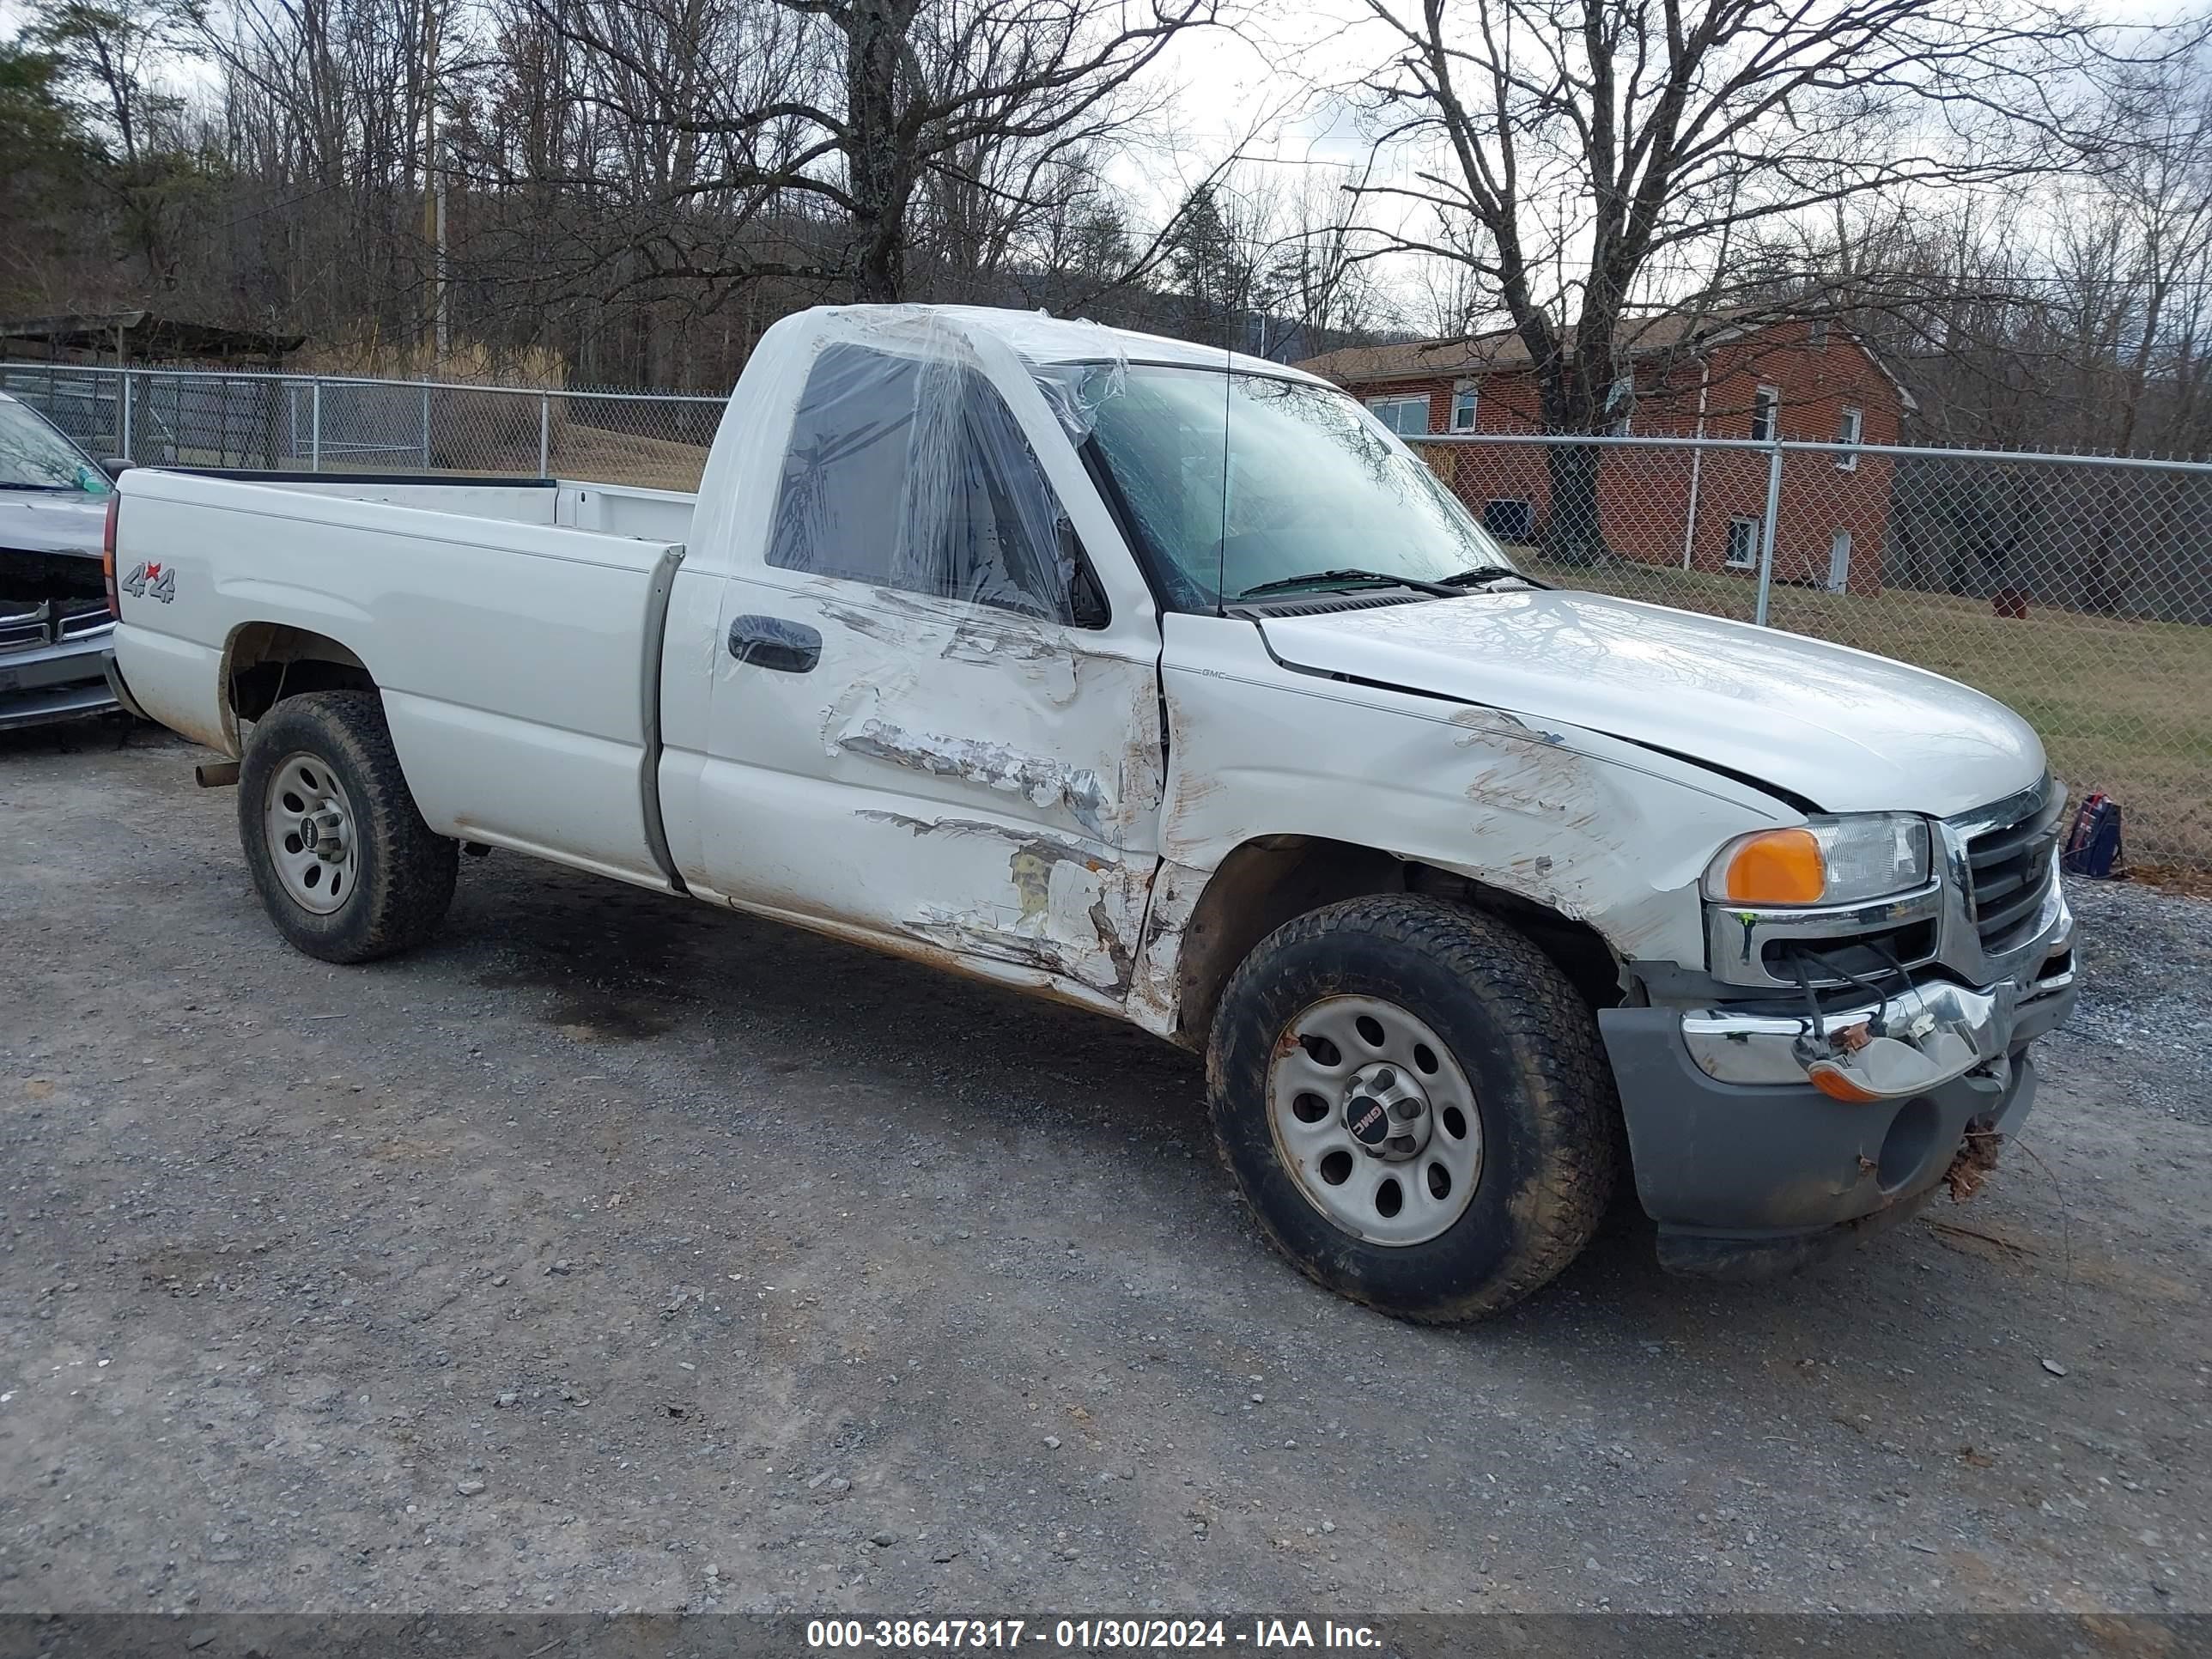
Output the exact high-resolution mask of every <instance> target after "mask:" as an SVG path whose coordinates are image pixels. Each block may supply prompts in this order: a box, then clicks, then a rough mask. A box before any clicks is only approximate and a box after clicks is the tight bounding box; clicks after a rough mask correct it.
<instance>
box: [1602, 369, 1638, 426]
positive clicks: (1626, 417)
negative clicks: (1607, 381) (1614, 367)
mask: <svg viewBox="0 0 2212 1659" xmlns="http://www.w3.org/2000/svg"><path fill="white" fill-rule="evenodd" d="M1605 412H1606V414H1607V416H1610V417H1611V422H1610V424H1609V425H1607V428H1606V430H1607V431H1608V432H1610V433H1611V434H1612V435H1613V436H1614V437H1616V438H1626V436H1628V428H1629V422H1630V421H1631V420H1632V419H1633V418H1634V416H1635V412H1636V376H1635V375H1633V374H1621V375H1617V376H1615V377H1614V379H1613V384H1612V385H1611V386H1608V387H1607V389H1606V394H1605Z"/></svg>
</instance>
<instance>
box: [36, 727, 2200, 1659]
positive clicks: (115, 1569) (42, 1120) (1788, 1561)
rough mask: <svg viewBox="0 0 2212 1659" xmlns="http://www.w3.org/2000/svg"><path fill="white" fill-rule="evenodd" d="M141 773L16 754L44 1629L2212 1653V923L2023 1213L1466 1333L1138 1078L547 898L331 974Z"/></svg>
mask: <svg viewBox="0 0 2212 1659" xmlns="http://www.w3.org/2000/svg"><path fill="white" fill-rule="evenodd" d="M116 737H117V734H116V733H115V732H114V731H113V730H112V729H100V730H97V731H95V732H91V733H86V732H80V733H78V734H76V736H74V737H72V738H56V737H53V736H51V735H36V734H33V735H31V736H26V737H21V738H0V820H4V823H5V825H6V835H5V837H4V842H0V919H4V922H5V927H6V934H5V937H6V940H7V945H8V955H7V969H6V981H5V986H6V988H5V990H4V992H0V1011H4V1012H0V1251H4V1254H0V1609H5V1610H16V1611H21V1610H27V1609H57V1608H58V1609H70V1610H80V1611H82V1610H94V1609H134V1610H155V1609H165V1608H193V1609H197V1610H209V1611H212V1610H216V1609H244V1608H253V1609H270V1610H307V1609H313V1610H326V1611H341V1610H353V1609H367V1608H372V1607H374V1608H384V1609H393V1608H399V1609H439V1610H462V1609H496V1608H514V1609H522V1608H529V1609H540V1608H559V1609H576V1610H585V1609H611V1608H617V1607H623V1608H655V1609H674V1608H679V1607H690V1608H693V1609H698V1608H703V1607H720V1608H724V1609H730V1610H754V1609H758V1610H768V1609H776V1610H790V1609H798V1610H803V1611H808V1612H813V1611H821V1610H834V1609H854V1610H861V1611H868V1612H878V1611H889V1612H904V1611H911V1610H913V1609H915V1608H917V1607H937V1608H939V1609H940V1610H948V1609H961V1608H964V1609H969V1610H975V1611H986V1610H989V1611H998V1612H1012V1611H1019V1610H1036V1611H1045V1610H1050V1611H1055V1612H1064V1613H1079V1612H1086V1611H1088V1612H1096V1613H1126V1612H1130V1611H1143V1610H1146V1609H1154V1610H1159V1611H1163V1612H1167V1613H1188V1612H1196V1611H1207V1612H1209V1613H1233V1612H1249V1611H1254V1610H1284V1611H1296V1612H1304V1613H1308V1614H1309V1615H1315V1614H1319V1613H1335V1614H1337V1615H1339V1616H1344V1615H1348V1614H1356V1613H1375V1612H1385V1611H1388V1612H1410V1611H1415V1610H1428V1611H1440V1612H1449V1611H1453V1610H1457V1609H1462V1608H1465V1609H1516V1610H1539V1609H1545V1610H1548V1609H1568V1608H1583V1609H1588V1608H1596V1607H1611V1608H1613V1609H1617V1610H1625V1609H1680V1608H1705V1609H1714V1610H1722V1609H1729V1610H1749V1609H1777V1610H1783V1609H1805V1608H1826V1607H1839V1608H1844V1609H1875V1608H1881V1609H1892V1608H1912V1609H1946V1610H1992V1609H2028V1608H2057V1609H2067V1610H2071V1611H2075V1612H2089V1611H2098V1610H2106V1609H2117V1610H2130V1611H2138V1612H2156V1613H2179V1612H2183V1611H2203V1610H2207V1609H2208V1608H2212V1569H2208V1562H2212V1547H2208V1540H2207V1537H2206V1528H2207V1525H2208V1522H2207V1516H2212V1480H2208V1469H2212V1445H2208V1441H2207V1424H2206V1419H2207V1407H2208V1404H2212V1370H2208V1363H2212V1311H2208V1310H2212V1203H2208V1197H2212V1160H2208V1158H2207V1152H2208V1151H2209V1150H2212V1146H2208V1142H2212V1087H2208V1085H2212V1061H2208V1058H2207V1054H2208V1043H2207V1038H2206V1029H2207V1019H2208V1016H2212V993H2208V989H2207V986H2208V969H2212V926H2208V922H2212V907H2208V906H2207V905H2205V904H2204V903H2203V902H2198V901H2192V900H2186V899H2177V898H2167V897H2163V896H2160V895H2157V894H2155V893H2151V892H2148V891H2142V890H2127V889H2118V888H2111V889H2108V888H2098V889H2095V890H2083V891H2081V893H2080V894H2079V895H2078V903H2079V908H2080V909H2081V913H2082V915H2083V920H2084V923H2085V927H2086V929H2087V942H2086V948H2085V956H2086V961H2087V969H2088V972H2089V975H2090V979H2091V986H2090V991H2089V994H2088V996H2087V999H2086V1000H2085V1001H2084V1004H2083V1007H2082V1012H2081V1018H2080V1021H2079V1024H2078V1026H2077V1027H2076V1028H2075V1030H2071V1031H2069V1032H2067V1033H2063V1034H2062V1035H2061V1036H2059V1037H2058V1038H2057V1039H2055V1040H2053V1041H2052V1042H2050V1043H2049V1044H2047V1045H2046V1047H2047V1050H2048V1059H2047V1067H2046V1071H2045V1090H2044V1093H2043V1097H2042V1100H2041V1103H2040V1104H2039V1107H2038V1109H2037V1114H2036V1116H2035V1118H2034V1119H2033V1121H2032V1122H2031V1124H2030V1126H2029V1130H2028V1133H2027V1136H2026V1137H2025V1138H2024V1139H2023V1141H2022V1143H2021V1145H2020V1146H2016V1147H2014V1148H2010V1149H2008V1153H2007V1157H2006V1159H2005V1162H2004V1164H2003V1167H2002V1169H2001V1170H2000V1171H1999V1174H1998V1176H1997V1177H1996V1180H1995V1181H1994V1182H1992V1183H1991V1185H1990V1188H1989V1189H1988V1190H1987V1191H1986V1192H1984V1194H1983V1195H1982V1196H1981V1197H1979V1198H1978V1199H1976V1200H1974V1201H1972V1203H1971V1204H1968V1205H1966V1206H1956V1207H1954V1206H1950V1205H1948V1203H1946V1204H1944V1205H1943V1206H1942V1208H1941V1209H1940V1210H1938V1211H1935V1212H1930V1217H1929V1219H1927V1220H1924V1221H1921V1222H1916V1223H1914V1224H1912V1225H1911V1226H1909V1227H1907V1228H1905V1229H1902V1230H1900V1231H1898V1232H1897V1233H1895V1234H1893V1235H1892V1236H1891V1237H1888V1238H1886V1239H1884V1240H1882V1241H1881V1242H1880V1243H1877V1244H1875V1246H1874V1247H1872V1248H1870V1249H1868V1250H1866V1251H1864V1252H1863V1253H1859V1254H1857V1255H1850V1256H1848V1257H1845V1258H1844V1259H1842V1260H1840V1261H1837V1262H1835V1263H1833V1264H1832V1265H1830V1266H1827V1267H1823V1268H1821V1269H1820V1270H1819V1271H1817V1272H1816V1273H1814V1274H1812V1275H1810V1276H1808V1277H1806V1278H1803V1279H1798V1280H1796V1281H1794V1282H1789V1283H1785V1284H1783V1285H1774V1286H1757V1287H1750V1288H1733V1287H1716V1286H1711V1285H1695V1284H1690V1283H1686V1282H1683V1281H1679V1280H1674V1279H1667V1278H1665V1277H1664V1276H1662V1274H1660V1273H1658V1272H1657V1270H1656V1268H1655V1267H1653V1266H1652V1265H1651V1263H1650V1238H1649V1237H1648V1234H1647V1232H1646V1231H1644V1229H1643V1228H1642V1227H1641V1226H1639V1225H1636V1224H1635V1223H1633V1222H1632V1221H1629V1220H1626V1219H1624V1220H1623V1221H1622V1222H1621V1223H1620V1225H1618V1226H1617V1227H1616V1228H1615V1229H1614V1230H1613V1231H1611V1232H1610V1233H1609V1234H1608V1235H1607V1237H1603V1238H1601V1240H1600V1241H1599V1243H1597V1245H1596V1246H1595V1248H1594V1249H1592V1250H1591V1251H1590V1252H1589V1255H1587V1256H1586V1257H1585V1258H1584V1259H1583V1261H1581V1262H1580V1263H1578V1264H1577V1266H1576V1267H1574V1268H1573V1269H1571V1271H1570V1272H1569V1273H1567V1275H1566V1276H1565V1278H1564V1279H1561V1280H1560V1281H1559V1283H1558V1284H1557V1285H1554V1286H1553V1287H1552V1288H1551V1289H1550V1290H1549V1291H1547V1292H1545V1293H1542V1294H1541V1295H1540V1296H1538V1297H1536V1298H1535V1299H1534V1301H1532V1302H1531V1303H1529V1304H1526V1305H1525V1306H1523V1307H1522V1308H1521V1309H1519V1310H1516V1311H1515V1312H1514V1313H1513V1314H1512V1315H1510V1316H1508V1317H1506V1318H1504V1319H1503V1320H1500V1321H1498V1322H1493V1323H1491V1324H1488V1325H1485V1326H1481V1327H1476V1328H1468V1329H1462V1330H1457V1331H1432V1330H1419V1329H1414V1328H1408V1327H1405V1326H1401V1325H1397V1324H1394V1323H1392V1322H1389V1321H1387V1320H1384V1319H1382V1318H1380V1317H1377V1316H1375V1315H1372V1314H1370V1313H1368V1312H1366V1311H1364V1310H1361V1309H1359V1308H1357V1307H1354V1306H1352V1305H1350V1304H1346V1303H1343V1302H1340V1301H1337V1300H1335V1299H1334V1298H1332V1297H1329V1296H1328V1295H1327V1294H1325V1293H1324V1292H1322V1291H1319V1290H1317V1289H1316V1288H1314V1287H1313V1286H1311V1285H1309V1284H1308V1283H1307V1282H1306V1281H1305V1280H1304V1279H1301V1278H1300V1277H1299V1276H1298V1275H1297V1273H1295V1272H1293V1271H1292V1270H1291V1268H1290V1267H1288V1266H1287V1265H1286V1264H1285V1263H1284V1262H1282V1261H1279V1260H1277V1259H1276V1258H1275V1257H1274V1256H1273V1255H1271V1254H1270V1252H1269V1251H1268V1249H1267V1248H1266V1246H1265V1245H1264V1244H1263V1243H1261V1241H1260V1240H1259V1238H1258V1237H1257V1236H1256V1235H1255V1232H1254V1231H1253V1230H1252V1229H1251V1228H1250V1227H1249V1226H1248V1225H1246V1224H1245V1223H1244V1221H1243V1218H1241V1217H1240V1215H1239V1213H1238V1212H1237V1208H1236V1207H1235V1206H1234V1204H1233V1203H1232V1201H1231V1194H1230V1191H1229V1188H1228V1183H1227V1179H1226V1176H1225V1174H1224V1172H1223V1171H1222V1170H1221V1169H1220V1167H1219V1166H1218V1164H1217V1163H1216V1162H1215V1160H1214V1158H1213V1156H1212V1149H1211V1145H1210V1141H1209V1139H1208V1137H1207V1133H1206V1127H1205V1122H1204V1117H1203V1112H1202V1109H1201V1105H1200V1078H1199V1074H1198V1071H1197V1067H1196V1065H1195V1063H1194V1061H1192V1060H1188V1059H1187V1058H1186V1057H1184V1056H1182V1055H1181V1054H1177V1053H1176V1052H1175V1051H1173V1050H1171V1049H1169V1048H1164V1047H1162V1046H1160V1045H1158V1044H1157V1043H1155V1042H1152V1041H1151V1040H1150V1039H1148V1038H1146V1037H1144V1036H1140V1035H1139V1034H1137V1033H1135V1032H1133V1031H1127V1030H1122V1029H1121V1028H1119V1027H1117V1026H1115V1025H1112V1024H1108V1023H1106V1022H1103V1021H1101V1020H1097V1019H1094V1018H1090V1017H1088V1016H1085V1015H1082V1014H1079V1013H1075V1012H1066V1011H1062V1010H1059V1009H1055V1008H1053V1007H1049V1006H1042V1005H1038V1004H1032V1003H1030V1002H1026V1001H1024V1000H1019V999H1017V998H1014V997H1012V996H1010V995H1008V994H1002V993H1000V992H996V991H993V990H989V989H987V988H984V987H979V986H974V985H969V984H967V983H964V982H961V981H952V980H948V979H945V978H942V977H940V976H938V975H933V974H931V973H929V972H927V971H926V970H923V969H919V968H916V967H912V966H909V965H907V964H904V963H896V962H890V961H884V960H879V959H878V958H875V957H869V956H866V955H864V954H862V953H860V952H858V951H854V950H851V949H848V948H847V947H844V946H842V945H834V944H830V943H828V942H824V941H822V940H818V939H810V938H807V937H805V936H803V935H799V934H796V933H787V932H784V931H782V930H780V929H777V928H775V927H768V926H765V925H761V924H756V923H752V922H749V921H744V920H741V919H737V918H732V917H730V916H726V915H717V914H715V913H714V912H712V911H710V910H708V909H707V908H703V907H699V906H692V905H686V904H684V903H682V902H678V901H675V900H672V899H666V898H661V897H658V896H654V895H652V894H648V893H644V892H641V891H636V890H630V889H627V888H623V887H620V886H617V885H614V884H607V883H603V882H599V881H597V880H594V879H592V878H587V877H584V876H579V875H570V874H568V873H566V872H560V871H556V870H554V869H551V868H550V867H548V866H540V865H535V864H532V863H529V862H527V861H526V860H521V859H519V858H515V857H511V856H508V855H505V854H499V855H495V856H494V857H492V858H491V859H489V860H482V861H477V860H465V861H464V869H463V875H462V885H461V890H460V895H459V899H458V900H457V902H456V903H455V906H454V909H453V915H452V917H451V919H450V921H449V922H448V924H447V928H446V931H445V933H443V935H442V936H441V939H439V940H437V941H436V942H435V943H434V944H433V945H431V946H430V947H429V948H428V949H426V950H424V951H422V952H420V953H419V954H417V955H416V956H414V957H409V958H406V959H404V960H400V961H397V962H392V963H384V964H380V965H379V966H376V967H374V968H368V969H332V968H330V967H327V966H325V965H324V964H321V963H314V962H312V961H310V960H308V959H307V958H305V957H300V956H297V955H295V954H294V953H292V952H291V951H288V950H287V949H286V948H285V947H284V946H283V945H281V944H280V943H279V942H278V940H277V939H276V936H275V934H274V933H272V932H271V931H270V929H269V927H267V926H266V924H265V923H264V921H263V919H262V916H261V915H260V912H259V910H258V908H257V907H256V904H255V902H254V899H253V896H252V891H251V889H250V888H249V886H248V884H247V882H246V878H245V875H244V873H243V871H242V868H241V866H240V855H239V852H238V848H237V842H236V836H235V833H234V810H235V809H234V795H233V793H231V792H229V791H208V792H202V791H199V790H197V789H196V788H195V787H193V784H192V781H191V762H192V760H193V758H194V757H195V752H196V751H194V750H191V749H190V748H188V747H186V746H185V745H184V744H180V743H178V742H176V741H173V740H171V739H167V738H161V737H156V736H151V735H149V734H147V733H145V732H143V731H141V732H137V733H135V734H133V735H131V737H130V738H129V739H128V741H127V743H126V744H125V745H124V746H122V747H119V748H118V747H116V746H115V744H116Z"/></svg>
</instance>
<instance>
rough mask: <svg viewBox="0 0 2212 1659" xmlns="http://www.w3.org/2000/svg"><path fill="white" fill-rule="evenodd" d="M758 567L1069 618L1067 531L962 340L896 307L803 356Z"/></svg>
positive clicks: (1032, 459) (1072, 558) (1072, 555)
mask: <svg viewBox="0 0 2212 1659" xmlns="http://www.w3.org/2000/svg"><path fill="white" fill-rule="evenodd" d="M1055 412H1058V405H1057V404H1055ZM768 562H769V564H771V565H775V566H779V567H781V568H784V569H788V570H803V571H808V572H811V573H812V574H817V575H824V576H836V577H841V578H843V579H845V580H851V581H860V582H866V583H869V584H871V585H873V586H880V587H886V588H892V589H896V590H899V591H901V592H910V593H925V594H931V595H934V596H936V597H939V598H943V599H963V600H967V601H969V602H970V603H973V604H977V605H994V606H996V607H998V608H1000V609H1002V610H1006V611H1019V612H1023V613H1024V614H1027V615H1030V616H1036V617H1047V618H1049V619H1051V620H1054V621H1057V622H1061V623H1073V622H1075V621H1076V620H1077V617H1076V616H1075V614H1074V613H1075V603H1074V599H1075V585H1076V580H1077V575H1076V571H1077V558H1076V547H1075V539H1074V535H1073V531H1072V530H1071V529H1070V528H1069V526H1068V524H1067V521H1066V515H1065V513H1063V512H1062V510H1061V508H1060V502H1059V501H1058V500H1057V498H1056V497H1055V496H1054V493H1053V490H1052V488H1051V485H1050V484H1049V483H1048V482H1047V480H1046V478H1045V476H1044V472H1043V471H1042V468H1041V467H1040V466H1039V465H1038V463H1037V459H1036V454H1035V453H1034V452H1033V451H1032V450H1031V449H1030V444H1029V441H1028V440H1027V438H1025V437H1024V435H1023V433H1022V430H1021V428H1020V426H1019V424H1018V422H1016V420H1015V418H1014V416H1013V413H1012V410H1009V409H1008V408H1007V406H1006V400H1005V399H1004V398H1001V397H1000V394H999V392H998V391H997V390H996V388H995V387H994V386H993V385H992V384H991V381H990V379H989V377H988V376H987V374H986V373H985V372H984V370H983V368H982V367H981V364H980V362H978V360H977V356H976V352H975V347H974V346H973V344H972V343H970V342H969V339H968V338H967V337H966V336H965V334H964V333H963V331H961V330H960V329H959V328H957V326H955V325H951V324H948V323H939V322H935V321H933V320H932V319H930V317H929V315H928V313H917V312H912V311H908V310H907V309H906V308H904V307H901V308H899V309H897V310H896V311H891V312H887V313H884V319H883V322H882V324H881V325H880V326H877V327H872V328H870V329H869V330H868V331H867V333H866V335H865V336H864V337H861V338H858V339H846V340H833V341H830V342H829V343H825V344H824V345H823V347H822V348H821V349H820V350H819V351H818V352H817V354H816V356H815V357H814V360H813V362H812V364H811V368H809V370H808V373H807V377H806V382H805V387H804V389H803V390H802V392H800V394H799V404H798V409H797V412H796V414H795V416H794V418H793V424H792V428H791V436H790V441H789V444H788V446H787V449H786V451H785V454H784V460H783V468H782V477H781V484H780V486H779V489H778V492H777V497H776V507H775V520H774V523H773V526H772V527H771V529H770V532H769V545H768Z"/></svg>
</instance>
